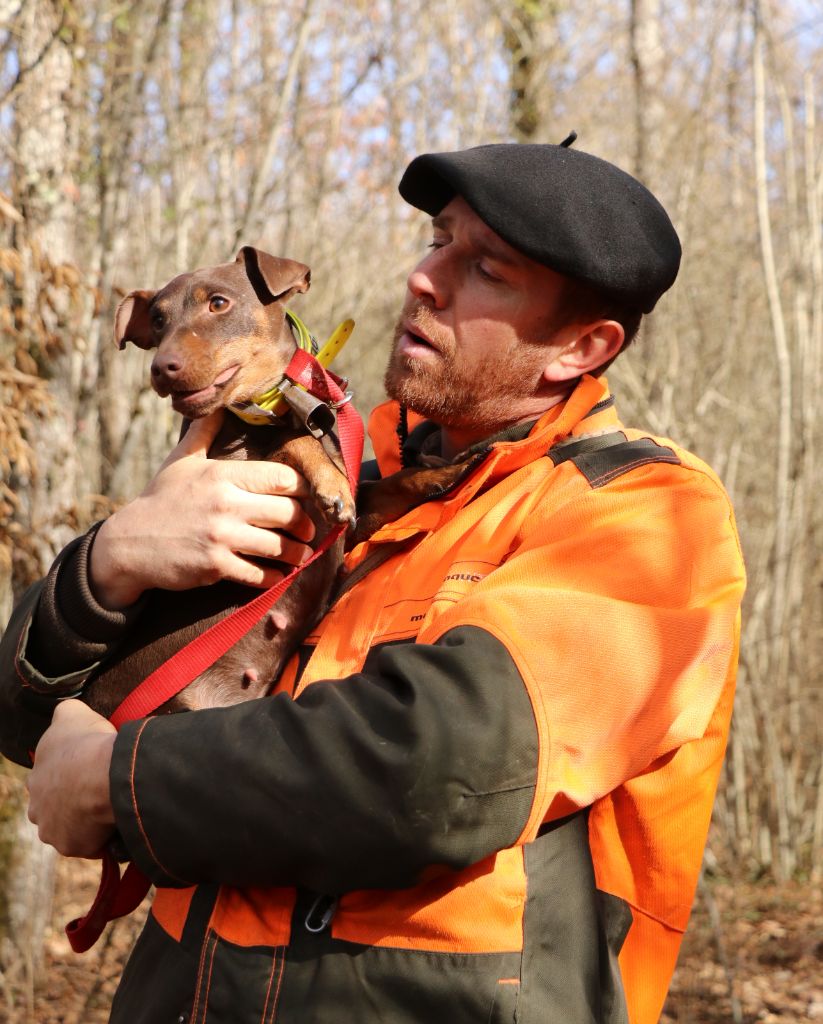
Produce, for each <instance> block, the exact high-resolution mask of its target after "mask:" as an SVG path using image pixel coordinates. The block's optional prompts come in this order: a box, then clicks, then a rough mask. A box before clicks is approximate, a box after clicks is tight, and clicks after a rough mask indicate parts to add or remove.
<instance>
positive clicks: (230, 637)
mask: <svg viewBox="0 0 823 1024" xmlns="http://www.w3.org/2000/svg"><path fill="white" fill-rule="evenodd" d="M285 375H286V377H288V378H289V380H291V381H293V382H294V383H295V384H299V385H301V386H302V387H303V388H304V389H305V390H306V391H308V392H309V393H310V394H311V395H313V396H314V397H315V398H319V399H321V400H322V401H323V402H327V403H329V404H330V405H331V406H332V407H333V408H336V409H337V412H338V426H339V438H340V450H341V453H342V455H343V462H344V464H345V467H346V475H347V476H348V479H349V486H350V488H351V490H352V493H355V491H356V489H357V480H358V477H359V475H360V462H361V459H362V456H363V424H362V421H361V420H360V417H359V416H358V414H357V413H356V412H355V410H354V409H353V408H352V406H351V405H350V404H348V398H347V396H346V395H345V394H344V393H343V390H342V387H341V384H342V381H341V380H340V378H339V377H337V376H336V375H335V374H333V373H331V372H330V371H329V370H326V369H324V368H323V367H322V366H321V365H320V364H319V363H318V362H317V360H316V359H315V358H314V356H312V355H310V354H309V353H308V352H305V351H303V350H302V349H297V350H296V351H295V353H294V356H293V357H292V359H291V362H290V363H289V365H288V367H287V368H286V374H285ZM344 530H345V527H344V526H342V525H341V526H337V527H335V529H333V530H330V531H329V533H328V534H327V535H326V537H325V538H324V539H323V542H322V543H321V544H320V546H319V547H318V548H317V550H316V551H315V552H314V554H313V555H312V556H311V558H310V559H308V561H306V562H304V563H303V564H302V565H299V566H295V568H293V569H292V570H291V572H289V573H288V575H286V576H285V577H284V578H283V579H282V580H280V582H279V583H275V584H274V586H273V587H270V588H269V589H268V590H266V591H264V592H263V593H262V594H260V595H259V596H258V597H256V598H254V599H253V600H252V601H250V602H249V603H248V604H246V605H244V606H243V607H242V608H238V609H237V611H235V612H234V613H233V614H232V615H230V616H228V618H225V619H223V620H222V621H221V622H217V623H215V624H214V625H213V626H211V627H210V628H209V629H207V630H206V631H205V632H204V633H201V634H200V636H198V637H196V638H195V639H194V640H192V641H191V643H189V644H187V645H186V646H185V647H183V648H181V650H179V651H178V652H177V653H176V654H174V655H172V657H171V658H169V660H168V661H167V662H165V663H164V664H163V665H161V666H160V667H159V668H157V669H155V671H154V672H152V673H151V674H150V675H149V676H147V677H146V678H145V679H144V680H143V682H142V683H140V684H139V685H138V686H137V687H136V688H135V689H134V690H133V691H132V692H131V693H130V694H129V695H128V696H127V697H126V698H125V700H124V701H123V702H122V703H121V704H120V705H119V707H117V708H116V709H115V711H114V713H113V714H112V716H111V722H112V724H113V725H115V726H116V727H117V729H120V728H121V726H123V725H124V724H125V723H126V722H131V721H133V720H135V719H137V718H145V717H146V716H147V715H150V714H151V712H152V711H154V710H156V709H157V708H158V707H160V705H161V704H165V702H166V701H167V700H169V699H170V698H171V697H173V696H175V695H176V694H178V693H180V691H181V690H184V689H185V688H186V687H187V686H188V685H189V683H190V682H192V681H193V680H194V679H196V678H197V676H199V675H200V673H201V672H204V671H205V670H206V669H207V668H209V666H210V665H213V664H214V663H215V662H216V661H217V659H218V658H220V657H221V656H222V655H223V654H225V653H226V651H228V650H229V648H230V647H233V646H234V644H236V643H237V641H238V640H240V639H241V638H242V637H244V636H245V635H246V633H248V632H249V630H250V629H251V628H252V626H254V625H255V623H257V622H259V621H260V619H261V618H262V617H263V616H264V615H265V614H266V612H267V611H268V610H269V609H270V608H271V607H272V605H273V604H274V603H275V602H276V601H277V600H278V599H279V598H280V597H282V596H283V594H284V593H285V592H286V590H288V588H289V587H290V586H291V584H292V582H293V581H294V579H295V577H296V576H297V575H298V574H299V573H301V572H302V571H303V570H304V569H306V568H307V567H308V566H309V565H311V564H312V562H314V561H315V560H316V559H318V558H320V556H321V555H323V554H325V552H326V551H328V550H329V548H330V547H331V546H332V545H333V544H334V542H335V541H336V540H337V539H338V537H340V535H341V534H342V533H343V531H344ZM150 887H151V882H150V881H149V879H148V878H146V876H145V875H144V874H143V873H142V871H140V869H139V868H137V867H136V866H135V865H134V864H129V865H128V867H127V868H126V871H125V873H124V875H123V877H122V878H121V877H120V865H119V864H118V862H117V859H116V858H115V856H114V855H113V854H112V852H111V851H110V850H109V848H108V847H106V848H105V849H104V850H103V852H102V877H101V879H100V886H99V888H98V890H97V895H96V896H95V899H94V903H93V904H92V906H91V909H90V910H89V911H88V913H87V914H86V915H85V916H84V917H80V918H76V919H75V920H74V921H70V922H69V924H68V925H66V935H67V936H68V940H69V943H70V945H71V948H72V949H73V950H74V952H75V953H84V952H85V951H86V950H88V949H91V947H92V946H93V945H94V944H95V942H97V940H98V939H99V938H100V935H101V934H102V932H103V929H104V928H105V926H106V924H107V923H108V922H109V921H113V920H115V918H118V917H124V916H125V915H126V914H130V913H131V912H132V911H133V910H135V909H136V908H137V907H138V906H139V905H140V904H141V903H142V901H143V899H144V898H145V896H146V893H147V892H148V891H149V888H150Z"/></svg>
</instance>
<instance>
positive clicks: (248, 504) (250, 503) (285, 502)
mask: <svg viewBox="0 0 823 1024" xmlns="http://www.w3.org/2000/svg"><path fill="white" fill-rule="evenodd" d="M234 500H235V501H236V505H235V506H234V509H233V511H234V512H235V514H236V515H237V516H238V517H239V518H240V519H243V520H244V521H245V522H247V523H248V524H249V525H250V526H254V527H257V528H259V529H263V530H287V531H288V532H289V533H291V534H293V535H294V536H295V537H296V538H297V539H298V540H302V541H306V542H308V541H310V540H312V538H313V537H314V534H315V529H314V523H313V522H312V521H311V519H309V517H308V516H307V515H306V512H305V510H304V508H303V506H302V505H301V504H300V502H299V501H297V499H296V498H287V497H283V496H281V495H276V494H253V493H251V492H250V491H245V490H242V489H238V490H237V491H236V492H235V498H234ZM235 549H236V550H240V548H238V547H237V546H236V545H235ZM249 553H250V554H256V553H257V552H249Z"/></svg>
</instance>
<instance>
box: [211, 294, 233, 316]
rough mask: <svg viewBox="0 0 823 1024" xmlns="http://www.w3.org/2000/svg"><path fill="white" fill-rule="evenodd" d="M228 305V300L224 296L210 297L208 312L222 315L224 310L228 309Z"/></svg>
mask: <svg viewBox="0 0 823 1024" xmlns="http://www.w3.org/2000/svg"><path fill="white" fill-rule="evenodd" d="M229 305H230V303H229V300H228V299H227V298H226V296H225V295H212V297H211V298H210V299H209V312H210V313H222V312H223V310H224V309H228V308H229Z"/></svg>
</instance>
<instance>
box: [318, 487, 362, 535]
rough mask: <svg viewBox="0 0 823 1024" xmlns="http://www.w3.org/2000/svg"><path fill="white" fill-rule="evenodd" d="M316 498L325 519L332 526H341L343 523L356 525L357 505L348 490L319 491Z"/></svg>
mask: <svg viewBox="0 0 823 1024" xmlns="http://www.w3.org/2000/svg"><path fill="white" fill-rule="evenodd" d="M314 498H315V501H316V502H317V506H318V508H319V509H320V511H321V512H322V513H323V517H324V519H325V520H326V522H327V523H329V524H330V525H331V526H339V525H340V524H341V523H343V524H346V525H348V526H354V524H355V521H356V515H355V507H354V501H353V500H352V496H351V494H349V492H348V490H338V491H317V492H316V493H315V496H314Z"/></svg>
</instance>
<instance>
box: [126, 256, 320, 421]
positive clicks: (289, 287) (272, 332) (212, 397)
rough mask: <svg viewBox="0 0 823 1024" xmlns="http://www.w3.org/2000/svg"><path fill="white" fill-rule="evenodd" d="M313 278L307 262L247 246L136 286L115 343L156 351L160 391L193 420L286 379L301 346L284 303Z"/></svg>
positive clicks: (156, 382) (156, 387)
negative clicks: (150, 287) (230, 257)
mask: <svg viewBox="0 0 823 1024" xmlns="http://www.w3.org/2000/svg"><path fill="white" fill-rule="evenodd" d="M310 278H311V271H310V270H309V268H308V267H307V266H305V265H304V264H303V263H297V262H296V261H295V260H289V259H281V258H280V257H278V256H271V255H270V254H269V253H267V252H262V251H261V250H259V249H254V248H252V246H250V245H246V246H243V248H242V249H241V250H240V252H239V253H238V254H237V259H236V260H235V261H234V263H224V264H221V265H220V266H217V267H206V268H204V269H202V270H195V271H193V272H192V273H190V274H181V275H180V276H179V277H175V278H174V280H172V281H169V283H168V284H167V285H165V286H164V287H163V288H161V289H160V290H159V291H156V292H148V291H135V292H130V293H129V294H128V295H127V296H126V297H125V299H123V301H122V302H121V303H120V305H119V306H118V308H117V314H116V316H115V326H114V337H115V341H116V342H117V344H118V346H119V347H120V348H121V349H122V348H124V347H125V345H126V342H129V341H130V342H132V344H134V345H137V346H139V347H140V348H146V349H152V348H153V349H157V352H156V354H155V356H154V359H153V360H152V364H151V381H152V386H153V388H154V390H155V391H156V392H157V393H158V395H160V396H161V397H166V396H167V395H171V399H172V405H173V406H174V408H175V409H176V410H177V412H180V413H182V414H183V415H184V416H186V417H188V418H189V419H194V418H197V417H199V416H206V415H208V413H210V412H214V410H215V409H218V408H220V407H221V406H226V405H229V404H231V403H233V402H245V401H249V400H250V399H252V398H253V397H254V396H255V395H257V394H259V393H260V392H261V391H262V390H264V389H265V387H267V386H270V385H271V384H274V383H276V382H277V381H278V380H279V378H280V377H281V376H282V374H283V371H284V369H285V368H286V365H287V364H288V362H289V359H290V358H291V355H292V353H293V351H294V342H293V340H292V335H291V331H290V330H289V329H288V327H287V326H286V320H285V303H286V302H287V301H288V299H289V298H290V297H291V296H292V295H295V294H296V293H297V292H305V291H307V290H308V287H309V281H310Z"/></svg>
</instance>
